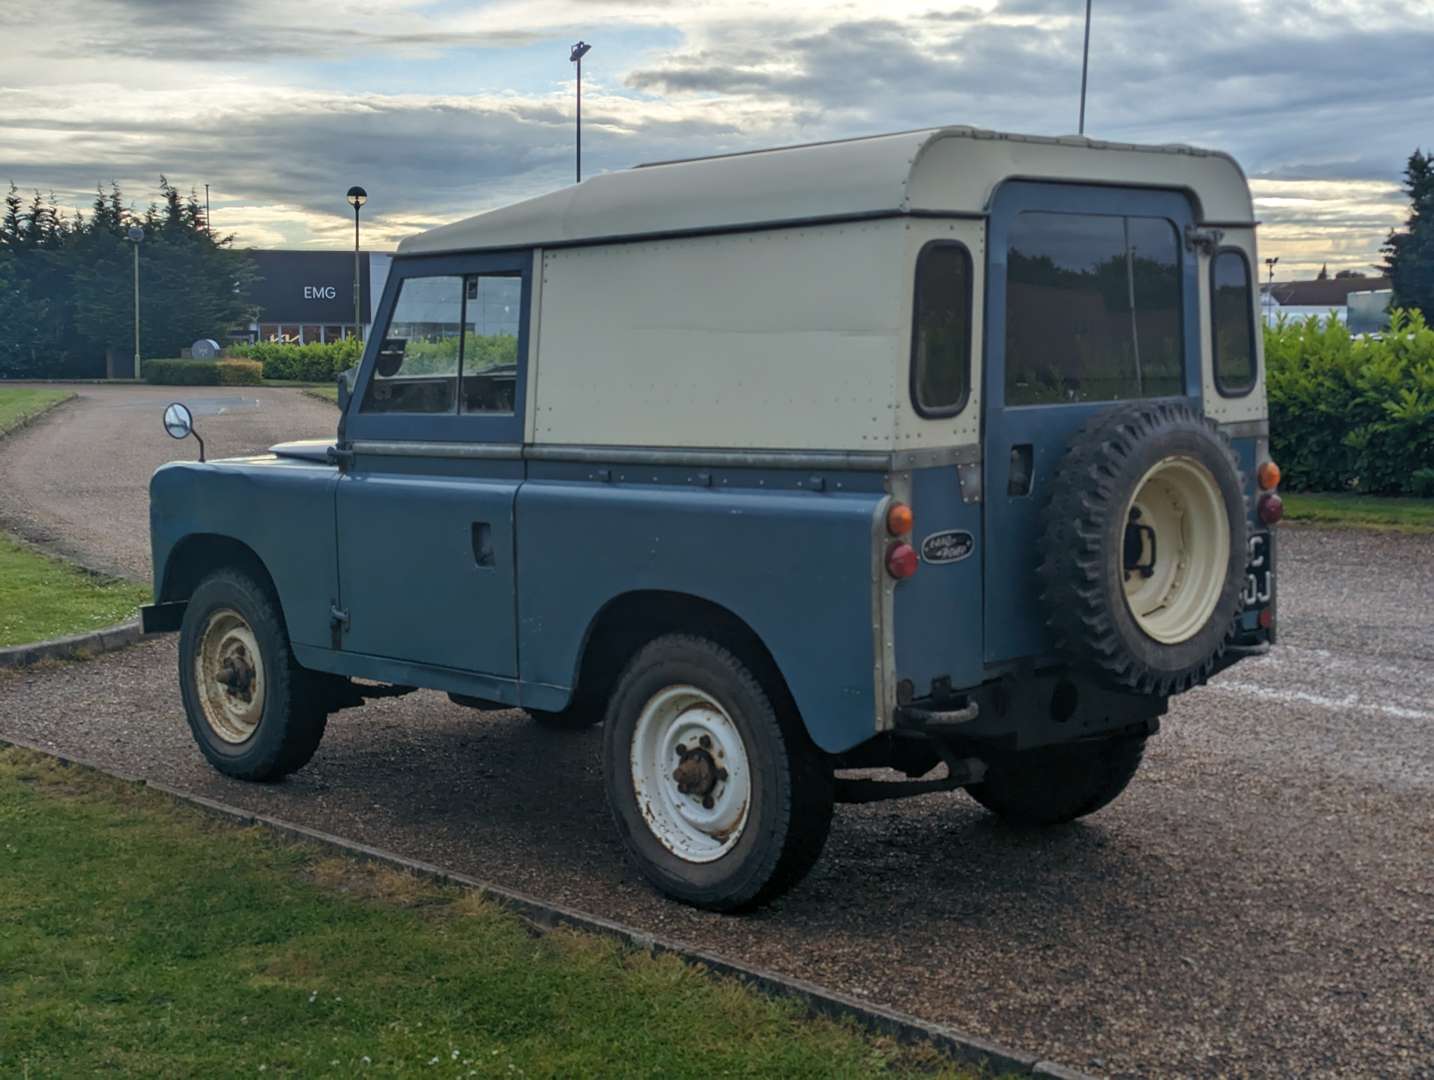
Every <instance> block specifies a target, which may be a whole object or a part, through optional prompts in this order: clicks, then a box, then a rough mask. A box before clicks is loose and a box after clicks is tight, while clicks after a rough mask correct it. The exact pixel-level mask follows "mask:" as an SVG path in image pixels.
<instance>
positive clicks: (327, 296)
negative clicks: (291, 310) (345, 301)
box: [304, 285, 339, 300]
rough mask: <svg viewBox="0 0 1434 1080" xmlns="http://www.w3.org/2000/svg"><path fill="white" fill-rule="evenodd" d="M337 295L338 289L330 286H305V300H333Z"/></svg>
mask: <svg viewBox="0 0 1434 1080" xmlns="http://www.w3.org/2000/svg"><path fill="white" fill-rule="evenodd" d="M338 295H339V291H338V289H336V288H334V286H332V285H305V286H304V299H305V300H333V299H334V298H336V297H337V296H338Z"/></svg>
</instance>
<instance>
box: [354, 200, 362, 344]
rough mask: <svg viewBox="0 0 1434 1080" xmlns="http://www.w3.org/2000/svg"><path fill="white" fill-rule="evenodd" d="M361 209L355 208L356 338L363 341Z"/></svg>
mask: <svg viewBox="0 0 1434 1080" xmlns="http://www.w3.org/2000/svg"><path fill="white" fill-rule="evenodd" d="M358 218H359V208H358V206H357V205H355V206H354V337H356V338H358V339H359V340H363V322H362V321H361V320H360V319H359V224H358Z"/></svg>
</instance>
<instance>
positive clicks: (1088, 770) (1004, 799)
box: [966, 736, 1145, 825]
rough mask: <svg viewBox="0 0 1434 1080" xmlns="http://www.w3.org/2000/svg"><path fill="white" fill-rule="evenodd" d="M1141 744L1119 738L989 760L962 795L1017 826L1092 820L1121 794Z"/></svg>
mask: <svg viewBox="0 0 1434 1080" xmlns="http://www.w3.org/2000/svg"><path fill="white" fill-rule="evenodd" d="M1144 753H1145V738H1144V737H1143V736H1136V737H1134V738H1131V737H1126V736H1122V737H1119V738H1110V739H1099V740H1093V741H1090V742H1078V743H1069V744H1067V745H1065V746H1050V747H1040V748H1038V749H1035V750H1024V751H1021V752H1019V753H1013V754H1005V755H1000V756H996V757H993V758H992V759H990V760H989V761H988V762H987V772H986V778H985V779H984V780H982V781H981V782H980V783H979V784H972V785H970V786H969V787H968V788H967V789H966V791H967V793H968V794H970V796H971V797H972V798H973V799H975V800H976V801H977V802H978V803H980V804H981V805H982V806H984V807H985V808H986V809H987V810H990V811H991V812H992V813H993V814H996V815H998V816H999V817H1003V818H1005V819H1006V820H1008V821H1012V822H1015V823H1017V824H1021V825H1059V824H1061V823H1063V822H1067V821H1074V820H1075V819H1076V818H1079V817H1084V816H1085V815H1086V814H1093V813H1095V812H1096V811H1097V810H1099V809H1100V808H1101V807H1103V806H1108V805H1109V804H1110V803H1112V802H1114V801H1115V800H1116V799H1117V798H1118V797H1119V796H1120V794H1121V792H1123V791H1124V790H1125V789H1126V787H1127V785H1129V783H1130V781H1131V779H1132V778H1133V777H1134V776H1135V772H1136V770H1137V769H1138V768H1140V759H1141V757H1142V756H1143V755H1144Z"/></svg>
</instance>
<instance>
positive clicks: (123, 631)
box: [0, 619, 144, 668]
mask: <svg viewBox="0 0 1434 1080" xmlns="http://www.w3.org/2000/svg"><path fill="white" fill-rule="evenodd" d="M143 639H144V631H143V630H142V629H140V625H139V620H138V619H135V620H132V621H130V622H123V623H119V624H118V625H116V626H106V627H103V628H101V629H99V630H90V631H87V632H86V633H83V634H71V635H70V636H69V637H62V638H52V639H51V640H49V641H36V642H32V643H30V644H28V645H11V646H8V647H6V648H3V649H0V668H21V667H29V666H30V665H31V664H38V663H40V661H42V660H87V659H89V658H90V657H93V656H98V655H99V654H100V653H107V652H114V651H115V650H117V649H123V648H126V647H128V646H130V645H133V644H134V643H135V642H137V641H141V640H143Z"/></svg>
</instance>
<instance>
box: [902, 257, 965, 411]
mask: <svg viewBox="0 0 1434 1080" xmlns="http://www.w3.org/2000/svg"><path fill="white" fill-rule="evenodd" d="M915 308H916V310H915V315H914V317H913V320H912V331H911V403H912V405H914V406H915V407H916V411H917V412H918V413H920V414H921V415H922V416H953V415H955V414H956V413H958V412H960V411H961V407H962V406H963V405H965V404H966V394H967V392H968V390H969V389H970V386H971V253H970V252H968V251H967V250H966V248H965V247H964V246H963V245H961V244H958V243H954V242H950V241H935V242H933V243H930V244H927V245H926V246H925V247H924V248H922V249H921V254H920V255H918V256H917V258H916V301H915Z"/></svg>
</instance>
